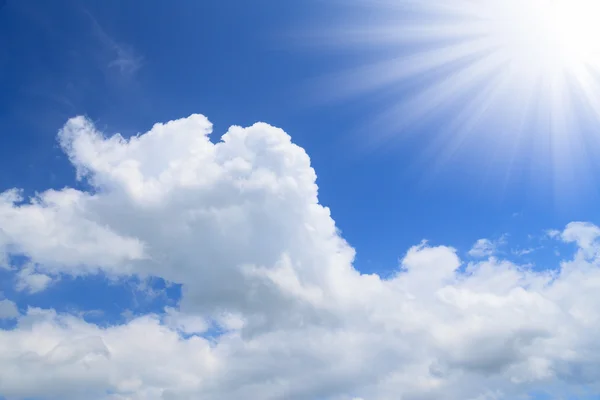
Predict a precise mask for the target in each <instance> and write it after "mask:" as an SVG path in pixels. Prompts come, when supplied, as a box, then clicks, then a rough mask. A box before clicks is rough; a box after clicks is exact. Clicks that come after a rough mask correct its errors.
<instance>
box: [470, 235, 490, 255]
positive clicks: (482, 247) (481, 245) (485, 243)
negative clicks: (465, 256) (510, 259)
mask: <svg viewBox="0 0 600 400" xmlns="http://www.w3.org/2000/svg"><path fill="white" fill-rule="evenodd" d="M494 253H496V243H495V242H492V241H491V240H489V239H479V240H478V241H477V242H475V244H474V245H473V247H472V248H471V250H469V255H470V256H471V257H476V258H484V257H489V256H492V255H494Z"/></svg>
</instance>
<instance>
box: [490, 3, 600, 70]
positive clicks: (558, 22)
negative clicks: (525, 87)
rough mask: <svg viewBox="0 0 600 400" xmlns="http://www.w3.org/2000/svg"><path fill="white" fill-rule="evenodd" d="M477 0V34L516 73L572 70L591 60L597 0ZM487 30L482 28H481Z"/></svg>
mask: <svg viewBox="0 0 600 400" xmlns="http://www.w3.org/2000/svg"><path fill="white" fill-rule="evenodd" d="M487 3H488V4H487V5H486V2H485V1H483V2H481V6H480V7H481V10H480V15H481V16H482V17H483V18H482V19H481V21H482V26H483V27H485V28H484V31H483V32H482V33H483V34H486V33H487V34H488V35H489V38H490V39H491V40H492V41H493V42H494V44H495V45H497V46H498V47H499V49H501V51H503V52H504V53H505V56H506V57H507V61H508V62H509V63H511V64H512V65H513V66H514V69H515V72H517V73H528V72H532V70H534V71H536V72H538V73H543V72H544V71H547V72H550V71H558V72H570V71H571V72H574V71H576V70H577V69H578V68H582V67H584V66H590V65H594V64H597V61H598V56H599V50H600V47H599V44H600V40H599V39H600V23H599V21H598V19H597V18H598V16H599V15H600V13H599V11H600V2H597V1H594V0H518V1H516V0H503V1H495V2H487ZM485 30H487V32H485Z"/></svg>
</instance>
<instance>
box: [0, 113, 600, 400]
mask: <svg viewBox="0 0 600 400" xmlns="http://www.w3.org/2000/svg"><path fill="white" fill-rule="evenodd" d="M210 130H211V125H210V123H209V122H208V121H207V120H206V118H204V117H203V116H199V115H194V116H190V117H189V118H186V119H182V120H178V121H171V122H169V123H167V124H158V125H156V126H154V127H153V128H152V130H151V131H150V132H148V133H145V134H143V135H139V136H137V137H134V138H132V139H129V140H125V139H123V138H121V137H119V136H113V137H110V138H107V137H104V136H103V135H102V134H100V133H99V132H97V131H96V130H95V129H94V127H93V126H92V125H91V124H90V123H89V122H88V121H86V120H85V119H83V118H76V119H73V120H70V121H69V122H68V123H67V125H66V126H65V128H64V129H63V130H62V131H61V133H60V136H59V138H60V143H61V145H62V146H63V148H64V149H65V151H66V153H67V154H68V156H69V158H70V160H71V162H72V163H73V165H74V167H75V168H76V169H77V172H78V175H79V177H80V178H81V179H86V180H87V181H88V182H89V183H90V184H91V185H92V186H93V187H94V192H93V193H91V192H81V191H77V190H75V189H64V190H61V191H50V192H44V193H41V194H40V195H39V196H38V197H37V198H36V199H34V200H33V201H31V202H29V203H27V204H24V205H23V204H21V205H20V204H19V203H18V201H17V200H16V194H17V192H15V191H11V192H6V193H5V194H4V195H3V201H2V202H0V204H1V206H0V226H2V227H3V229H4V226H7V227H8V228H7V229H5V230H4V233H5V236H3V238H2V239H1V240H2V241H1V243H2V246H3V248H4V250H5V251H11V252H12V251H15V250H18V252H20V253H25V254H26V255H27V256H28V257H30V258H31V260H32V262H33V263H35V264H36V265H37V268H38V270H37V271H36V273H39V274H49V275H53V274H59V273H63V274H74V275H84V274H90V273H95V272H96V271H98V270H99V269H102V270H104V271H106V272H108V273H110V274H113V275H124V276H129V275H139V276H141V277H146V276H160V277H162V278H164V279H166V280H168V281H171V282H176V283H180V284H182V285H183V298H182V302H181V305H180V307H179V308H178V309H168V310H167V312H166V313H165V315H163V316H154V315H147V316H143V317H140V318H135V319H131V320H129V321H128V322H127V323H124V324H121V325H116V326H111V327H106V328H103V327H99V326H96V325H94V324H90V323H87V322H85V321H84V320H82V319H81V318H80V317H77V316H68V315H59V314H57V313H56V312H54V311H52V310H40V309H35V308H31V309H29V310H28V311H27V312H26V313H25V314H24V315H22V316H20V317H19V318H18V325H17V327H16V328H15V329H12V330H9V331H0V371H2V378H3V379H0V393H2V394H4V395H5V396H7V397H8V398H15V399H24V398H60V399H66V400H75V399H84V398H85V399H88V398H97V399H122V400H125V399H132V400H133V399H150V400H151V399H157V400H158V399H170V400H177V399H190V398H202V399H207V400H230V399H239V398H251V399H266V400H279V399H290V400H309V399H315V398H319V399H326V400H352V399H364V400H388V399H397V398H402V399H403V400H426V399H439V398H444V399H448V400H458V399H460V400H463V399H468V400H475V399H503V398H506V399H512V398H519V396H524V395H526V394H527V393H528V392H530V391H533V390H541V389H544V390H558V389H561V390H566V391H568V390H573V388H575V387H582V385H584V384H586V385H589V387H591V388H592V389H595V390H596V391H597V390H599V389H600V378H598V374H597V372H598V371H600V346H598V344H597V340H596V337H595V332H597V331H598V330H600V296H599V295H598V293H600V290H599V289H600V270H599V269H598V267H597V265H598V264H599V263H600V257H599V254H600V252H598V251H597V248H598V246H599V245H598V243H597V241H596V240H595V238H596V237H597V236H594V235H595V234H594V232H595V230H594V227H593V226H591V225H585V226H581V225H569V226H568V227H567V229H565V231H564V232H563V233H562V237H563V238H564V240H569V241H573V242H574V243H575V244H576V245H577V246H578V248H579V249H580V250H579V251H578V253H577V254H576V255H575V257H574V258H573V260H570V261H568V262H564V263H563V264H562V265H561V266H560V267H559V269H558V270H556V271H555V272H552V273H551V272H536V271H532V270H530V269H528V268H526V267H523V266H518V265H515V264H512V263H510V262H507V261H501V260H497V259H495V258H490V259H488V260H486V261H482V262H476V263H471V264H469V265H468V266H467V270H466V273H461V272H458V271H459V268H460V266H461V260H460V259H459V257H458V256H457V254H456V251H455V250H454V249H453V248H450V247H445V246H439V247H430V246H428V245H426V244H425V243H422V244H420V245H418V246H415V247H413V248H411V249H409V251H408V252H407V253H406V255H405V257H404V258H403V259H402V263H401V265H400V267H399V269H398V271H397V273H396V274H395V275H394V276H393V277H392V278H390V279H387V280H385V279H382V278H380V277H379V276H377V275H363V274H360V273H359V272H358V271H356V270H355V269H354V268H353V266H352V262H353V258H354V250H353V249H352V247H350V245H349V244H348V243H346V242H345V241H344V240H343V239H342V238H341V237H340V235H339V232H338V231H337V229H336V226H335V223H334V221H333V220H332V218H331V216H330V214H329V210H328V209H327V208H326V207H324V206H322V205H320V204H319V202H318V197H317V186H316V184H315V179H316V175H315V173H314V171H313V169H312V168H311V166H310V160H309V158H308V156H307V155H306V153H305V152H304V151H303V150H302V149H301V148H299V147H298V146H296V145H294V144H293V143H292V142H291V140H290V138H289V136H287V135H286V134H285V133H284V132H283V131H281V130H279V129H276V128H273V127H270V126H268V125H266V124H257V125H254V126H252V127H249V128H240V127H233V128H231V129H230V130H229V132H228V133H227V134H226V135H225V136H223V138H222V140H221V141H220V142H218V143H216V144H214V143H212V142H210V140H209V139H208V134H209V133H210ZM595 229H597V228H595ZM581 252H585V254H583V253H581ZM582 254H583V255H582ZM213 324H217V325H219V326H218V328H219V329H218V331H225V332H226V333H224V334H223V335H221V336H218V337H213V338H208V337H207V338H203V337H200V336H198V335H195V336H189V335H187V334H190V333H196V334H197V333H207V331H208V330H210V327H211V326H213ZM107 393H108V394H107Z"/></svg>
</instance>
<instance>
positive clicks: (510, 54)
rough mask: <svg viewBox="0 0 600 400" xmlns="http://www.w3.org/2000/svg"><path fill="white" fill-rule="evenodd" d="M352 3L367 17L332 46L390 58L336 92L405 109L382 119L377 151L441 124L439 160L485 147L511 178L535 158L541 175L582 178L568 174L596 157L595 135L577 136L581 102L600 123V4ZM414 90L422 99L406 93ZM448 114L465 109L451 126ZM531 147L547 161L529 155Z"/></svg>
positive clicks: (341, 79)
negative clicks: (384, 97)
mask: <svg viewBox="0 0 600 400" xmlns="http://www.w3.org/2000/svg"><path fill="white" fill-rule="evenodd" d="M349 3H350V4H352V5H354V6H356V7H359V9H358V10H360V11H359V12H354V13H350V14H352V15H355V16H356V15H358V17H356V19H352V18H349V20H350V21H351V22H350V23H348V22H346V25H344V26H338V27H334V28H331V29H330V31H329V33H328V35H329V36H330V37H335V40H336V41H337V43H338V45H343V46H347V47H351V48H357V49H362V50H365V49H368V50H369V51H374V52H379V54H381V53H382V54H384V56H383V57H380V58H379V60H378V61H373V62H370V63H367V64H366V65H362V66H359V67H357V68H354V69H352V70H350V71H348V72H346V73H340V74H339V76H337V77H336V79H332V81H331V82H332V84H333V85H335V87H336V89H335V91H336V92H337V94H338V95H339V96H340V97H345V96H364V95H368V94H369V93H371V92H378V91H387V92H394V90H395V88H396V89H397V97H396V99H395V100H390V101H389V103H388V104H386V105H385V106H384V107H382V109H381V112H380V114H379V115H377V116H375V117H374V119H373V125H372V126H373V129H370V130H369V131H370V132H378V134H377V135H374V136H373V137H371V138H370V139H371V140H372V141H373V142H374V143H378V142H379V143H380V142H382V141H388V140H390V139H395V138H400V137H402V136H405V135H406V134H408V133H410V132H411V131H412V132H417V131H418V130H416V129H413V128H414V127H415V125H416V124H419V123H421V122H422V121H423V120H424V119H435V118H440V124H441V125H443V126H444V128H443V129H439V131H440V133H443V134H444V135H446V136H447V137H444V138H442V139H443V140H442V139H439V138H440V136H439V135H438V136H437V137H438V139H439V140H440V142H439V143H444V145H440V144H439V143H432V144H431V145H430V146H428V148H429V149H431V148H437V149H438V151H440V152H441V153H443V152H447V154H445V155H441V156H440V157H439V159H440V160H447V159H450V158H452V157H451V155H452V154H455V153H456V152H460V149H461V147H463V146H465V143H466V142H468V141H478V142H480V144H481V146H480V147H481V151H482V152H483V151H486V149H484V148H483V147H484V146H485V145H486V144H487V145H490V146H493V149H492V150H493V152H495V153H496V154H497V153H498V152H499V151H505V152H506V154H504V160H505V162H504V165H503V166H504V167H507V168H510V165H511V164H512V163H513V162H514V157H516V154H528V155H529V156H531V157H533V156H534V155H535V156H536V157H538V160H537V162H538V164H539V165H538V167H537V168H538V169H541V168H540V167H539V166H541V165H546V166H547V167H546V169H545V170H546V171H548V170H551V172H550V173H553V174H555V175H556V177H557V179H558V180H568V179H572V176H571V175H572V174H571V173H570V172H569V171H572V170H574V168H573V164H574V163H577V162H581V157H583V155H584V153H586V152H587V151H588V150H589V149H588V148H586V145H585V143H586V140H587V139H586V138H585V135H586V134H587V135H589V134H590V133H589V132H590V129H586V130H585V131H586V132H588V133H584V132H583V130H581V131H577V132H576V131H575V130H577V129H578V124H577V115H578V114H580V113H581V112H582V110H580V109H577V108H576V107H575V103H577V102H580V103H581V102H583V103H584V104H585V109H587V112H588V113H589V114H591V115H592V116H593V117H594V118H595V120H596V122H597V123H598V122H600V39H599V38H600V24H598V23H597V21H598V20H600V2H597V1H594V0H479V1H473V0H431V1H422V0H419V1H417V0H379V1H374V0H371V1H369V0H356V1H354V2H352V1H351V2H349ZM365 10H368V11H369V12H363V11H365ZM355 11H356V9H355ZM364 15H367V16H368V17H367V18H365V20H362V21H361V18H360V16H364ZM347 21H348V20H347ZM407 83H413V84H414V86H416V87H417V89H415V90H412V92H411V91H406V90H405V88H406V87H407ZM409 86H410V85H409ZM469 97H470V98H471V100H470V101H469V100H465V98H469ZM461 102H462V103H461ZM449 110H454V112H452V113H450V114H452V115H451V116H450V117H448V116H447V114H449V112H448V111H449ZM442 116H443V117H442ZM501 130H502V131H501ZM492 135H494V137H491V136H492ZM438 139H436V140H438ZM502 141H504V144H503V143H502ZM588 142H589V140H588ZM592 142H594V143H596V144H598V142H600V141H599V140H593V141H592ZM525 145H529V146H534V147H537V150H535V149H531V150H530V151H529V152H526V151H525V152H524V151H522V149H520V148H518V147H521V146H525ZM541 149H545V150H541ZM492 150H490V149H488V150H487V151H492ZM500 164H502V162H500ZM570 174H571V175H570ZM567 177H568V178H567Z"/></svg>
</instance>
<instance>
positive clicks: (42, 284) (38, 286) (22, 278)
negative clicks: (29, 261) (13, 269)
mask: <svg viewBox="0 0 600 400" xmlns="http://www.w3.org/2000/svg"><path fill="white" fill-rule="evenodd" d="M16 278H17V282H16V285H15V288H16V289H17V290H18V291H25V292H28V293H38V292H41V291H43V290H45V289H46V288H47V287H48V286H50V284H52V281H53V279H52V278H51V277H50V276H48V275H45V274H40V273H37V272H35V268H34V267H33V265H27V266H25V267H23V268H22V269H21V270H20V271H19V272H18V273H17V276H16Z"/></svg>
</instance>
